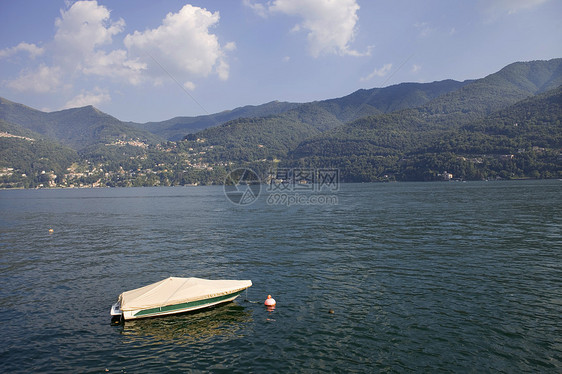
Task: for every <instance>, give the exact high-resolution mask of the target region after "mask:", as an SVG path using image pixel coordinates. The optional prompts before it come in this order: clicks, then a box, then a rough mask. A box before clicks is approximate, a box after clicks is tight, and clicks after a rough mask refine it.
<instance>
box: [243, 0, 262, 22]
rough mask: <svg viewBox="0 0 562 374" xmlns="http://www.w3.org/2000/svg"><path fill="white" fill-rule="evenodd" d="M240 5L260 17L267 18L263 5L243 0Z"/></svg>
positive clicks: (250, 0)
mask: <svg viewBox="0 0 562 374" xmlns="http://www.w3.org/2000/svg"><path fill="white" fill-rule="evenodd" d="M242 3H243V4H244V5H245V6H247V7H248V8H251V9H252V10H253V11H254V12H256V14H258V15H259V16H260V17H264V18H265V17H267V8H266V7H265V5H263V4H260V3H256V2H255V1H252V0H243V1H242Z"/></svg>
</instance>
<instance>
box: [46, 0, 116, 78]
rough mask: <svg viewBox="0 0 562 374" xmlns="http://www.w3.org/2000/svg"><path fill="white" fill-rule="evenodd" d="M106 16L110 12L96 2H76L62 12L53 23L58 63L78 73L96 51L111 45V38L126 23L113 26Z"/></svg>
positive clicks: (113, 23)
mask: <svg viewBox="0 0 562 374" xmlns="http://www.w3.org/2000/svg"><path fill="white" fill-rule="evenodd" d="M109 16H110V12H109V10H108V9H107V8H106V7H104V6H103V5H98V3H97V1H77V2H76V3H74V4H73V5H72V6H71V7H70V8H69V9H68V10H66V11H63V10H61V17H60V18H57V19H56V20H55V26H56V28H57V31H56V34H55V38H54V43H55V53H56V55H57V56H58V62H59V63H62V64H64V65H65V66H67V67H74V68H78V69H79V68H81V67H82V65H87V64H88V63H89V58H90V57H92V56H93V55H94V54H95V53H96V52H98V51H97V48H98V47H100V46H103V45H110V44H111V43H112V41H113V36H114V35H116V34H119V33H120V32H122V31H123V29H124V27H125V21H124V20H123V19H119V20H118V21H116V22H113V21H111V20H110V18H109ZM61 60H62V61H61Z"/></svg>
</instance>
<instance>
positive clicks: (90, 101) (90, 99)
mask: <svg viewBox="0 0 562 374" xmlns="http://www.w3.org/2000/svg"><path fill="white" fill-rule="evenodd" d="M108 101H111V96H110V95H109V93H108V92H107V91H105V90H102V89H100V88H98V87H96V88H95V89H94V91H91V92H82V93H80V94H78V95H77V96H75V97H74V98H72V99H71V100H69V101H67V102H66V104H65V105H64V107H63V109H68V108H77V107H83V106H86V105H93V106H96V105H99V104H103V103H105V102H108Z"/></svg>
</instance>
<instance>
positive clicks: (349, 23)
mask: <svg viewBox="0 0 562 374" xmlns="http://www.w3.org/2000/svg"><path fill="white" fill-rule="evenodd" d="M244 3H245V4H246V5H247V6H249V7H251V8H252V9H254V10H255V11H256V12H257V13H258V14H261V15H264V14H265V9H266V8H265V6H264V5H263V4H259V3H255V2H252V1H250V0H246V1H245V2H244ZM267 4H268V5H267V14H275V13H283V14H286V15H290V16H296V17H298V18H300V19H301V22H300V23H298V24H296V25H295V26H294V27H293V28H292V29H291V31H292V32H300V31H303V30H304V31H306V32H307V40H308V47H309V52H310V54H311V55H312V56H313V57H319V56H321V55H327V54H338V55H342V56H343V55H350V56H364V55H368V54H370V48H369V49H368V50H367V51H366V52H359V51H356V50H354V49H352V48H351V47H350V44H351V43H352V42H353V40H354V38H355V34H356V32H357V21H358V16H357V11H358V10H359V5H358V4H357V1H356V0H338V1H333V0H274V1H272V2H268V3H267Z"/></svg>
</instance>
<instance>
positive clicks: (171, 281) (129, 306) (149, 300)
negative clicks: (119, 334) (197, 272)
mask: <svg viewBox="0 0 562 374" xmlns="http://www.w3.org/2000/svg"><path fill="white" fill-rule="evenodd" d="M251 285H252V281H251V280H209V279H201V278H177V277H170V278H166V279H164V280H161V281H160V282H156V283H152V284H149V285H148V286H144V287H141V288H137V289H134V290H130V291H125V292H123V293H122V294H121V295H119V303H120V304H121V310H124V311H129V310H138V309H148V308H156V307H161V306H167V305H174V304H180V303H185V302H190V301H197V300H204V299H209V298H212V297H218V296H223V295H228V294H230V293H233V292H237V291H242V290H244V289H246V288H248V287H250V286H251Z"/></svg>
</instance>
